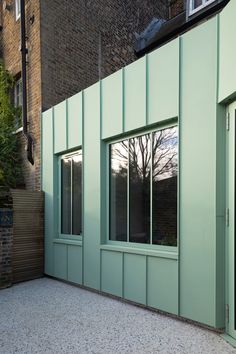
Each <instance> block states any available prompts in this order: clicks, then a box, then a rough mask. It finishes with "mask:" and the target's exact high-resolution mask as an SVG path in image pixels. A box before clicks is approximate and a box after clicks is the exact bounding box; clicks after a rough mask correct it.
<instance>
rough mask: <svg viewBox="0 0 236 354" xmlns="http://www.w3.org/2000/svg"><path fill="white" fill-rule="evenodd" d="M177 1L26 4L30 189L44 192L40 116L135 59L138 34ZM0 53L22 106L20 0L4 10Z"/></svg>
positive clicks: (171, 11)
mask: <svg viewBox="0 0 236 354" xmlns="http://www.w3.org/2000/svg"><path fill="white" fill-rule="evenodd" d="M182 4H183V2H182V1H180V0H173V1H171V3H170V2H169V1H168V0H159V1H155V0H138V1H135V2H134V1H132V0H125V1H124V0H118V1H114V0H113V1H112V0H93V1H91V0H71V1H66V0H50V1H49V0H44V1H39V0H26V8H25V11H26V36H27V43H26V45H27V49H28V55H27V99H28V130H29V132H30V134H31V136H32V138H33V141H34V146H33V153H34V165H33V166H32V165H31V164H30V163H28V162H27V160H26V157H25V155H26V154H25V138H24V136H23V134H22V132H21V129H19V131H18V134H19V137H20V138H21V140H22V154H23V163H24V169H23V170H24V178H25V185H26V188H28V189H40V114H41V112H42V111H44V110H46V109H48V108H50V107H51V106H54V105H55V104H57V103H59V102H60V101H62V100H64V99H65V98H67V97H69V96H71V95H73V94H74V93H76V92H78V91H81V90H83V89H85V88H86V87H88V86H90V85H91V84H93V83H94V82H96V81H98V80H99V79H100V78H104V77H105V76H107V75H109V74H111V73H112V72H115V71H116V70H118V69H120V68H121V67H123V66H125V65H127V64H129V63H131V62H132V61H134V60H136V58H137V56H136V54H135V51H134V42H135V33H140V32H142V31H143V30H144V29H145V28H146V27H147V25H148V24H149V23H150V22H151V21H152V19H153V18H158V19H168V18H170V17H173V16H175V15H177V14H178V13H179V12H181V11H182V10H183V6H182ZM0 18H1V26H2V27H1V32H0V49H1V57H2V59H3V63H4V66H5V68H6V69H7V70H8V71H10V72H11V73H12V75H13V76H14V77H15V79H16V84H15V88H14V103H15V104H16V105H19V104H21V89H20V87H21V84H20V80H21V51H20V47H21V38H20V32H21V31H20V18H21V16H20V0H6V1H2V2H1V7H0Z"/></svg>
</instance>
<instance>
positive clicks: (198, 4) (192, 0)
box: [188, 0, 216, 16]
mask: <svg viewBox="0 0 236 354" xmlns="http://www.w3.org/2000/svg"><path fill="white" fill-rule="evenodd" d="M188 1H189V11H188V14H189V16H191V15H193V14H195V13H196V12H198V11H200V10H202V9H203V8H204V7H206V6H208V5H210V4H211V3H212V2H214V1H216V0H188Z"/></svg>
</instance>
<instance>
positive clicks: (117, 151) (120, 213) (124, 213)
mask: <svg viewBox="0 0 236 354" xmlns="http://www.w3.org/2000/svg"><path fill="white" fill-rule="evenodd" d="M177 175H178V128H177V126H173V127H170V128H166V129H162V130H158V131H154V132H152V133H149V134H145V135H142V136H138V137H134V138H131V139H127V140H123V141H121V142H117V143H114V144H111V145H110V196H109V199H110V205H109V211H110V220H109V225H110V226H109V239H110V240H111V241H123V242H130V243H131V242H132V243H143V244H155V245H163V246H177Z"/></svg>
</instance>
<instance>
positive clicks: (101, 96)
mask: <svg viewBox="0 0 236 354" xmlns="http://www.w3.org/2000/svg"><path fill="white" fill-rule="evenodd" d="M102 99H103V81H102V80H100V132H101V134H100V138H102V137H103V105H102Z"/></svg>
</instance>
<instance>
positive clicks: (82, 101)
mask: <svg viewBox="0 0 236 354" xmlns="http://www.w3.org/2000/svg"><path fill="white" fill-rule="evenodd" d="M81 95H82V98H81V104H82V117H81V119H82V122H81V124H82V232H83V240H82V245H83V243H84V237H85V233H84V214H85V213H84V160H85V159H84V157H85V154H84V145H83V144H84V91H82V92H81ZM82 284H83V285H84V247H83V248H82Z"/></svg>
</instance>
